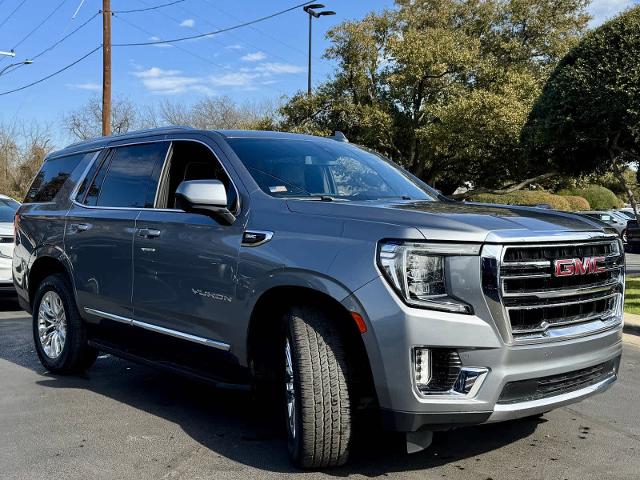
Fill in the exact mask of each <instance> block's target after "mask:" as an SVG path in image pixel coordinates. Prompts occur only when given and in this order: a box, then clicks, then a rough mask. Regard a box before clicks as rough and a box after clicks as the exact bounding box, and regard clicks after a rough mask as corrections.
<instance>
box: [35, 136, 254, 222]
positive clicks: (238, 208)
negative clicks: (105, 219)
mask: <svg viewBox="0 0 640 480" xmlns="http://www.w3.org/2000/svg"><path fill="white" fill-rule="evenodd" d="M165 142H169V148H168V149H167V153H166V155H165V158H164V161H163V163H162V169H161V172H162V171H164V169H165V165H166V163H167V160H168V159H169V153H170V152H171V151H172V150H173V148H172V147H173V143H174V142H195V143H199V144H201V145H204V146H205V147H206V148H207V149H208V150H209V151H210V152H211V155H213V158H215V159H216V161H217V162H218V163H219V164H220V166H221V167H222V169H223V170H224V173H225V174H226V175H227V177H228V178H229V182H230V183H231V185H233V189H234V190H235V191H236V208H235V214H236V216H238V215H240V213H241V212H242V205H241V202H240V191H239V190H238V187H236V184H235V182H234V181H233V177H232V176H231V175H229V170H228V169H227V167H226V166H225V164H224V162H222V161H221V160H220V158H219V157H218V155H216V153H215V152H214V151H213V149H212V148H211V147H210V146H209V145H207V144H206V143H205V142H203V141H202V140H197V139H194V138H162V139H158V138H156V139H153V140H146V141H138V142H130V143H122V144H115V145H106V146H104V147H102V148H99V149H98V150H96V154H95V155H94V157H93V158H92V159H91V161H90V162H89V164H88V165H87V168H86V169H85V171H84V172H82V176H81V177H80V178H79V179H78V183H77V185H76V187H75V188H74V189H73V191H72V192H71V195H69V199H70V200H71V202H72V203H73V204H74V205H75V206H78V207H82V208H89V209H99V210H135V211H137V210H154V211H156V212H177V213H185V211H184V210H180V209H179V208H155V207H108V206H99V205H85V204H83V203H81V202H79V201H78V199H77V198H76V197H77V194H78V190H79V189H80V185H81V184H82V182H83V181H84V180H85V177H86V176H87V175H88V174H89V170H90V169H91V167H92V166H93V164H94V163H95V162H96V160H97V159H98V158H99V157H100V155H99V154H100V153H102V152H106V155H107V158H106V159H105V161H108V160H109V158H108V157H109V156H110V155H112V154H113V151H115V150H116V149H117V148H121V147H131V146H136V145H145V144H149V143H165ZM62 156H64V155H61V157H62ZM96 173H97V172H96ZM160 183H161V182H160V180H158V185H157V186H156V195H155V198H156V199H157V197H158V189H159V188H160ZM87 191H88V190H87ZM85 194H86V192H85ZM47 203H50V202H47ZM154 203H155V202H154Z"/></svg>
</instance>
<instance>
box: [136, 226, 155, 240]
mask: <svg viewBox="0 0 640 480" xmlns="http://www.w3.org/2000/svg"><path fill="white" fill-rule="evenodd" d="M138 236H139V237H144V238H157V237H159V236H160V230H155V229H153V228H141V229H139V230H138Z"/></svg>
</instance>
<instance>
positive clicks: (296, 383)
mask: <svg viewBox="0 0 640 480" xmlns="http://www.w3.org/2000/svg"><path fill="white" fill-rule="evenodd" d="M286 320H287V324H286V329H285V338H286V339H288V340H289V347H290V348H291V361H292V363H293V388H294V397H295V401H296V405H295V409H296V425H295V427H296V435H295V438H292V437H291V432H290V431H289V416H288V411H287V402H286V389H285V385H284V382H286V378H284V375H283V380H284V381H283V384H282V387H283V388H282V390H283V393H284V400H285V401H284V413H285V422H286V423H285V428H286V431H287V447H288V449H289V455H290V456H291V458H292V459H293V460H294V461H295V462H296V463H297V462H298V461H299V460H300V458H301V455H302V453H301V450H302V441H301V438H302V436H303V431H302V411H301V407H302V398H301V395H300V392H301V385H300V364H299V361H298V350H297V345H296V343H295V341H294V339H293V332H292V330H291V318H290V317H289V316H288V317H287V319H286ZM280 351H281V352H282V353H281V355H282V357H283V360H284V362H283V365H284V364H285V362H286V359H284V355H285V353H284V351H285V342H284V341H283V342H282V348H281V349H280ZM283 372H284V369H283Z"/></svg>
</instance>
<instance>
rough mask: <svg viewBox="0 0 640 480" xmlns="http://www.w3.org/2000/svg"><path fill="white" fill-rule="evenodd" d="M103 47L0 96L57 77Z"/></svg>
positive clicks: (98, 47)
mask: <svg viewBox="0 0 640 480" xmlns="http://www.w3.org/2000/svg"><path fill="white" fill-rule="evenodd" d="M101 48H102V45H98V46H97V47H96V48H94V49H93V50H91V51H90V52H89V53H86V54H84V55H83V56H82V57H80V58H78V59H77V60H75V61H73V62H71V63H70V64H68V65H66V66H64V67H62V68H61V69H60V70H56V71H55V72H53V73H51V74H49V75H47V76H46V77H42V78H41V79H39V80H36V81H35V82H31V83H28V84H27V85H23V86H22V87H18V88H14V89H13V90H7V91H5V92H0V96H2V95H9V94H10V93H15V92H19V91H21V90H25V89H27V88H29V87H33V86H34V85H37V84H39V83H42V82H44V81H46V80H49V79H50V78H52V77H55V76H56V75H59V74H61V73H62V72H64V71H65V70H69V69H70V68H71V67H73V66H74V65H77V64H78V63H80V62H82V61H83V60H84V59H86V58H88V57H90V56H91V55H93V54H94V53H96V52H97V51H98V50H100V49H101Z"/></svg>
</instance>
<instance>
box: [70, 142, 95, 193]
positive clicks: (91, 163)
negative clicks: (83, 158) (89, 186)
mask: <svg viewBox="0 0 640 480" xmlns="http://www.w3.org/2000/svg"><path fill="white" fill-rule="evenodd" d="M87 153H90V152H87ZM100 153H102V150H96V151H95V152H94V154H93V158H92V159H91V160H89V163H87V166H86V167H85V169H84V170H83V171H82V175H80V177H79V179H78V181H77V182H76V186H75V187H73V190H71V193H70V194H69V199H70V200H71V201H73V200H75V198H76V197H77V196H78V190H80V185H82V182H84V180H85V178H86V176H87V175H88V174H89V170H91V167H93V164H94V163H95V161H96V159H97V158H98V157H99V156H100Z"/></svg>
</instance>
